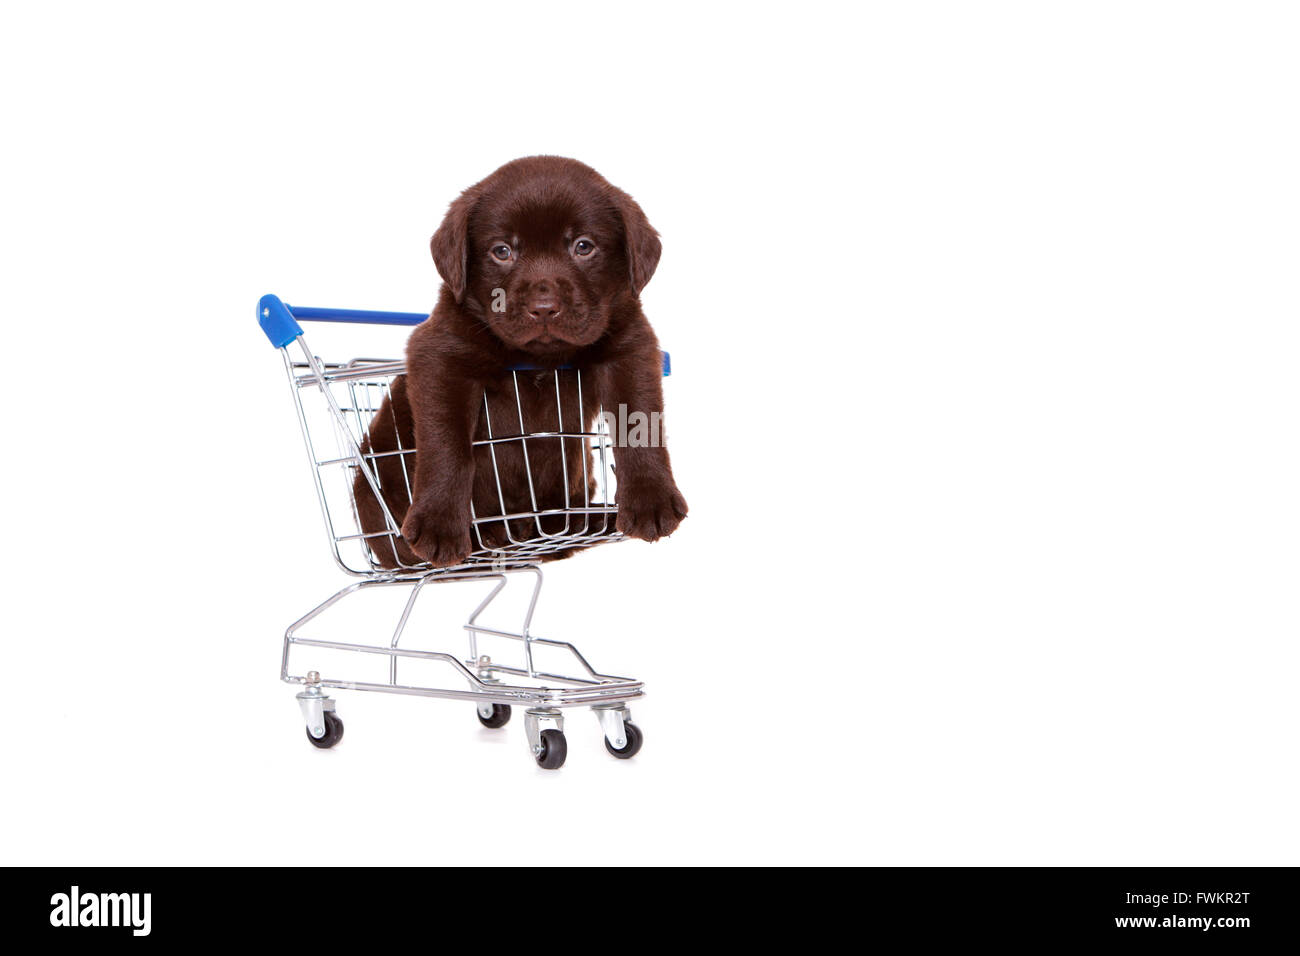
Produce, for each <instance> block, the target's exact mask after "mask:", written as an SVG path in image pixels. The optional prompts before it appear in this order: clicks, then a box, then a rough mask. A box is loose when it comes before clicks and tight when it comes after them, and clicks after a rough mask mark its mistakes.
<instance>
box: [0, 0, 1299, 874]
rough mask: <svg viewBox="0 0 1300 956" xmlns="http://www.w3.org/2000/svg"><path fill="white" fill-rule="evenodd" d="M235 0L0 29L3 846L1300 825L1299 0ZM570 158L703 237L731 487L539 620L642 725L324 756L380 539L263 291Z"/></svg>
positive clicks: (237, 852) (677, 857)
mask: <svg viewBox="0 0 1300 956" xmlns="http://www.w3.org/2000/svg"><path fill="white" fill-rule="evenodd" d="M197 9H198V8H196V7H192V6H180V5H174V4H171V5H164V4H157V5H145V4H140V3H134V4H126V5H117V4H113V5H107V4H94V5H92V4H58V5H42V6H39V7H38V6H36V5H27V6H25V7H24V8H23V9H21V10H20V9H17V8H16V7H15V6H14V5H11V6H9V7H6V11H5V13H4V14H3V24H0V73H2V74H3V76H2V77H0V78H2V79H3V84H4V89H5V91H6V93H5V97H4V102H3V133H4V152H3V158H2V159H0V162H3V165H4V170H3V176H0V189H3V192H4V197H3V212H2V213H0V223H2V224H0V230H3V249H0V254H2V261H3V271H4V276H5V278H4V287H3V296H2V298H0V305H2V306H3V314H4V325H3V341H4V355H5V358H4V365H5V370H6V378H7V382H6V388H5V393H6V395H7V397H8V399H9V407H8V408H7V409H6V412H7V414H6V415H5V418H6V420H7V422H8V439H7V441H6V442H5V449H6V451H5V456H6V457H5V466H6V467H5V469H4V474H5V479H4V481H5V485H6V488H7V491H6V501H7V507H6V509H5V527H6V531H7V535H6V537H7V540H8V547H7V548H5V549H4V551H5V568H4V581H5V584H4V588H5V598H4V604H3V613H4V623H5V626H4V633H3V645H2V649H0V674H3V690H2V691H0V719H2V721H3V723H0V732H2V733H0V739H2V740H3V743H2V744H0V763H2V765H3V777H4V783H3V787H0V833H2V837H3V838H2V839H0V857H2V859H3V862H6V863H40V864H138V863H162V864H165V863H193V864H227V863H293V862H299V861H304V860H308V859H310V860H313V861H317V862H327V863H333V864H347V863H361V862H380V863H428V864H442V863H466V862H482V863H536V862H542V861H545V862H560V863H592V862H594V863H599V864H608V865H615V864H623V863H650V864H669V863H688V864H693V863H743V864H750V863H903V864H940V863H950V864H951V863H993V864H1010V863H1026V864H1028V863H1047V864H1139V863H1141V864H1205V865H1214V864H1295V863H1297V862H1300V854H1298V851H1300V830H1298V826H1297V816H1296V813H1295V808H1296V806H1297V804H1298V802H1300V793H1298V792H1297V791H1298V789H1300V774H1298V773H1297V769H1296V754H1297V747H1296V740H1297V736H1296V735H1297V719H1298V717H1300V715H1298V714H1297V708H1296V674H1297V667H1298V665H1300V654H1298V652H1297V648H1296V637H1297V616H1298V615H1297V605H1296V587H1295V585H1296V580H1297V573H1298V572H1300V567H1298V566H1297V565H1298V563H1300V562H1298V557H1300V556H1298V554H1297V547H1298V544H1297V543H1298V542H1300V514H1298V511H1297V501H1298V500H1300V495H1297V489H1298V488H1300V456H1298V455H1297V448H1296V415H1295V411H1296V408H1297V400H1300V394H1297V392H1298V388H1297V381H1298V379H1300V376H1298V374H1297V364H1298V358H1300V357H1298V356H1297V352H1296V349H1297V345H1298V344H1300V334H1298V331H1297V323H1296V291H1297V288H1300V286H1298V284H1297V275H1296V263H1297V261H1298V259H1297V256H1298V255H1300V227H1298V225H1297V224H1300V176H1297V170H1300V137H1298V136H1297V124H1296V116H1297V105H1298V104H1297V99H1298V98H1300V97H1298V96H1297V91H1298V89H1300V65H1298V64H1300V61H1298V60H1297V57H1296V50H1297V48H1298V44H1300V35H1298V34H1300V31H1298V30H1297V20H1296V15H1295V13H1294V12H1293V10H1294V8H1292V7H1288V6H1287V5H1285V4H1229V3H1222V4H1207V3H1176V4H1175V3H1169V4H1154V3H1136V4H1135V3H1078V4H1040V3H996V4H978V5H976V4H938V3H925V4H907V5H894V4H890V5H871V4H844V5H842V6H835V5H829V4H816V3H800V4H796V5H793V6H792V5H788V4H783V5H771V6H768V5H763V4H753V3H750V4H743V5H735V6H724V5H713V4H702V3H691V4H683V5H680V6H677V5H673V4H668V3H660V4H655V5H644V4H643V5H638V6H636V7H631V6H628V7H624V6H614V5H608V4H606V5H595V6H591V5H587V6H577V5H558V4H556V5H551V4H542V3H527V4H518V5H516V4H510V3H495V4H492V5H490V6H481V5H480V6H475V8H474V12H472V13H471V12H466V10H465V9H453V8H451V7H450V5H448V6H447V7H445V8H443V7H438V6H435V5H431V4H411V5H405V4H385V3H370V4H365V5H361V6H358V5H347V6H344V5H329V4H310V5H308V4H301V5H296V4H295V5H291V4H281V3H257V4H238V3H227V4H220V5H215V6H213V5H209V6H208V7H206V8H204V12H203V13H199V12H197ZM543 152H553V153H560V154H564V155H569V156H574V157H577V158H580V159H582V160H584V161H586V162H588V163H590V164H591V165H593V166H595V167H596V168H597V169H599V170H601V171H602V172H603V173H604V174H605V175H606V176H607V177H608V178H609V179H611V180H612V181H613V182H615V183H616V184H618V185H620V186H622V187H624V188H625V189H627V190H628V191H629V192H631V193H632V194H633V195H634V196H636V197H637V199H638V200H640V202H641V203H642V205H643V206H644V208H645V209H646V210H647V212H648V214H649V216H650V218H651V221H652V222H653V223H654V224H655V225H656V226H657V227H658V228H659V230H660V231H661V233H662V234H663V239H664V248H665V252H664V256H663V260H662V263H661V265H660V269H659V272H658V274H657V275H656V276H655V278H654V281H653V282H652V283H651V284H650V285H649V287H648V288H647V290H646V292H645V295H644V303H645V307H646V310H647V313H648V314H649V316H650V318H651V320H652V321H653V322H654V324H655V326H656V328H657V329H658V331H659V334H660V337H661V339H662V341H663V343H664V345H665V346H666V347H667V348H669V349H670V350H671V351H672V353H673V356H674V360H675V374H674V376H673V377H672V378H671V379H669V380H668V382H667V383H666V384H667V401H668V415H667V419H666V421H667V424H668V429H669V435H670V446H671V450H672V454H673V460H674V463H675V466H676V471H677V475H678V479H679V482H680V484H681V487H682V489H683V491H684V493H685V495H686V497H687V499H688V500H689V502H690V505H691V516H690V518H689V520H688V521H687V522H686V523H685V525H684V526H683V528H682V529H681V531H680V532H679V533H678V534H677V535H675V536H674V537H673V539H672V540H670V541H667V542H664V543H661V544H658V545H654V546H650V545H645V544H642V543H629V544H625V545H621V546H619V547H614V548H606V549H603V550H600V551H598V552H596V553H593V554H591V555H586V556H582V557H580V558H578V559H577V560H574V561H571V562H566V563H565V564H563V565H560V566H556V567H554V568H553V569H549V570H548V571H547V580H548V584H547V589H546V590H545V591H544V592H543V595H542V604H541V606H540V609H539V611H538V618H537V621H536V625H535V631H536V632H537V633H539V634H542V635H544V636H556V637H565V638H568V639H571V640H574V641H576V642H577V643H578V644H579V645H580V646H582V647H583V648H584V649H585V650H586V651H587V652H588V654H589V656H590V657H591V658H592V660H593V662H594V663H595V664H597V666H600V667H604V668H607V669H610V670H613V671H615V672H631V673H633V674H635V675H636V676H638V677H641V678H643V679H645V680H646V681H647V682H648V685H649V690H650V696H649V697H647V699H646V700H645V701H644V702H643V703H639V704H637V705H636V706H635V708H634V714H635V716H636V719H637V722H638V723H639V724H640V725H641V726H642V727H643V729H644V730H645V733H646V738H647V742H646V745H645V749H644V751H643V752H642V753H641V755H640V756H639V757H637V758H636V759H635V760H632V761H628V762H622V761H615V760H613V759H612V758H610V757H609V756H607V755H606V754H605V752H604V749H603V747H602V746H601V744H600V740H599V734H598V732H597V729H596V723H595V721H594V720H593V719H592V718H591V717H590V716H589V715H587V714H584V713H581V712H575V713H574V714H572V715H571V717H570V723H569V740H570V754H569V761H568V764H567V765H566V767H565V768H564V769H563V770H562V771H560V772H558V773H547V772H544V771H541V770H538V769H537V768H536V767H535V765H534V764H533V762H532V760H531V759H530V758H529V755H528V753H527V750H526V746H525V743H524V739H523V727H522V720H520V719H518V716H517V717H516V720H515V721H514V722H512V724H511V725H510V726H509V727H508V728H507V729H506V730H505V731H502V732H489V731H486V730H480V729H479V727H478V724H477V722H476V721H475V720H474V717H473V713H472V708H471V707H470V706H469V705H466V704H456V703H451V702H444V701H429V700H418V699H403V698H390V697H387V696H377V695H375V696H371V695H363V694H348V693H343V694H341V695H339V696H340V702H339V713H340V715H341V716H342V717H343V719H344V720H345V722H346V724H347V736H346V739H345V740H344V741H343V742H342V743H341V744H340V745H339V746H338V747H337V748H336V749H335V750H333V751H328V752H321V751H316V750H315V749H314V748H312V747H310V746H309V745H308V744H307V742H306V741H305V740H304V738H303V731H302V727H301V723H300V719H299V716H298V713H297V708H296V706H295V704H294V701H293V690H292V689H291V688H289V687H288V686H285V685H282V684H280V683H279V682H278V681H277V679H276V678H277V668H278V664H279V652H280V636H281V634H282V632H283V629H284V627H285V626H286V625H287V624H288V623H289V622H290V621H292V620H294V619H295V618H296V617H297V616H299V615H300V614H301V613H303V612H305V611H306V610H307V609H308V608H310V607H311V606H313V605H314V604H315V603H316V602H317V601H319V600H321V599H323V598H324V597H325V596H326V595H327V594H329V593H330V592H331V591H333V590H334V589H336V588H337V587H340V586H342V585H343V584H345V583H347V582H346V580H345V579H344V578H343V577H342V575H340V574H339V573H338V572H337V571H336V570H335V569H334V567H333V564H332V562H331V560H330V558H329V557H328V555H327V551H326V548H325V541H324V534H323V532H322V529H321V528H320V525H319V514H318V512H317V509H316V504H315V501H314V498H313V496H312V492H311V486H310V481H309V476H308V470H307V467H306V463H305V461H304V457H303V451H302V449H301V447H300V444H301V443H300V439H299V437H298V433H297V428H296V423H295V421H294V418H293V414H292V410H291V405H290V402H289V396H288V390H287V388H286V386H285V383H284V381H283V378H282V370H281V367H280V362H279V359H278V357H277V356H276V355H275V354H274V352H273V351H272V349H271V348H270V347H269V346H268V345H267V343H266V341H265V339H263V338H262V337H261V334H260V332H259V331H258V330H257V328H256V326H255V324H254V308H253V307H254V304H255V302H256V300H257V298H258V296H260V295H261V294H262V293H265V292H276V293H278V294H280V295H281V296H283V297H284V298H285V300H286V301H289V302H292V303H295V304H298V305H317V306H335V307H352V308H371V309H395V310H417V311H418V310H425V309H428V308H429V307H430V306H431V304H432V302H433V299H434V295H435V290H436V282H437V280H436V277H435V274H434V270H433V267H432V264H431V262H430V261H429V256H428V249H427V241H428V237H429V235H430V234H431V233H432V231H433V229H434V228H435V226H436V225H437V223H438V221H439V219H440V218H441V215H442V213H443V211H444V209H445V208H446V204H447V203H448V202H449V201H450V200H451V199H452V198H453V197H454V196H455V195H456V194H457V193H458V192H459V191H460V190H461V189H462V188H464V187H465V186H467V185H469V184H470V183H472V182H474V181H476V180H477V179H479V178H481V177H482V176H484V175H486V174H487V173H488V172H490V171H491V170H492V169H494V168H495V167H496V166H498V165H499V164H501V163H502V162H505V161H507V160H509V159H512V158H514V157H516V156H520V155H526V154H531V153H543ZM402 338H403V337H402V335H401V334H400V333H394V332H392V331H391V330H385V331H381V332H379V333H373V332H366V331H365V330H361V331H357V330H337V329H335V330H327V332H325V333H321V334H318V335H317V336H316V337H315V340H314V341H313V344H314V345H315V346H316V349H317V351H320V352H322V353H323V354H326V355H332V356H333V357H339V358H346V357H348V356H350V355H352V354H375V353H381V354H382V353H387V354H396V353H399V352H400V349H401V343H402ZM439 599H440V600H443V601H446V602H448V603H447V605H446V607H447V609H448V614H449V615H450V617H449V618H448V620H449V621H451V622H453V623H454V621H455V620H456V619H457V616H459V617H462V618H463V616H464V615H465V614H466V613H467V611H468V607H466V606H465V605H466V603H468V602H469V597H468V595H465V594H461V595H459V596H458V595H456V594H454V593H447V594H445V595H440V596H439ZM391 623H392V616H391V613H390V610H389V609H387V608H384V609H380V610H377V611H376V612H375V614H374V616H373V617H371V618H369V619H363V620H362V621H361V622H360V624H359V625H358V627H360V628H362V629H364V628H366V627H373V628H378V629H379V632H380V634H382V633H383V632H385V631H386V630H387V629H388V628H389V627H390V626H391ZM456 635H457V632H456V630H455V628H454V626H452V624H448V626H447V627H446V628H445V629H443V630H440V631H437V632H436V633H435V632H434V631H433V630H430V631H428V632H427V641H428V643H427V644H426V645H425V646H433V645H434V644H435V643H436V642H437V641H439V640H444V639H445V640H457V639H458V638H457V636H456ZM452 646H455V645H454V644H453V645H452Z"/></svg>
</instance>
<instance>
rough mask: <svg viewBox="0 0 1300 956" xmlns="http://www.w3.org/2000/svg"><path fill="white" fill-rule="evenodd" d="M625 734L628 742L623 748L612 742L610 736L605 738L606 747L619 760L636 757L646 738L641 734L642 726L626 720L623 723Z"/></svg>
mask: <svg viewBox="0 0 1300 956" xmlns="http://www.w3.org/2000/svg"><path fill="white" fill-rule="evenodd" d="M623 736H625V737H626V738H627V743H625V744H624V745H623V749H622V750H620V749H618V748H617V747H615V746H614V745H613V744H611V743H610V742H609V738H608V737H606V738H605V749H606V750H608V751H609V752H610V753H612V754H613V755H614V756H615V757H617V758H618V759H619V760H627V759H628V758H629V757H635V756H636V755H637V751H639V750H640V749H641V742H642V741H643V740H644V739H645V738H643V737H642V736H641V728H640V727H638V726H637V725H636V724H633V723H628V722H626V721H625V722H624V723H623Z"/></svg>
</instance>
